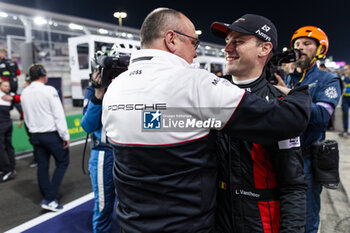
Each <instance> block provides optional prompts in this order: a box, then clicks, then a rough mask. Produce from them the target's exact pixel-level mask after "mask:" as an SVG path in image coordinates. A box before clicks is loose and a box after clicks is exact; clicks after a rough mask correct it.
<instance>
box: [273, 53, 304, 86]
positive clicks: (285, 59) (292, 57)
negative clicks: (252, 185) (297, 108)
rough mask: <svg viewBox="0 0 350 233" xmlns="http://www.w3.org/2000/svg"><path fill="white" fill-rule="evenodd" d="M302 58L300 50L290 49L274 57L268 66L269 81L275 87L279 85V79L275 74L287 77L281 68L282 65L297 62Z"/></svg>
mask: <svg viewBox="0 0 350 233" xmlns="http://www.w3.org/2000/svg"><path fill="white" fill-rule="evenodd" d="M300 57H301V51H300V50H299V49H290V50H287V51H285V52H283V53H279V54H276V55H274V56H273V57H272V58H271V59H270V61H269V62H268V64H267V69H268V70H267V71H268V72H269V73H270V74H268V75H267V78H268V81H269V82H270V83H271V84H273V85H275V84H277V79H276V78H275V76H274V75H273V74H274V73H277V74H278V75H279V76H281V77H282V78H283V77H284V75H285V73H284V70H283V69H282V68H281V67H280V66H281V64H282V63H290V62H295V61H297V60H299V59H300Z"/></svg>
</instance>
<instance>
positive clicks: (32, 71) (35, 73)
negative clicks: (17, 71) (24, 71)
mask: <svg viewBox="0 0 350 233" xmlns="http://www.w3.org/2000/svg"><path fill="white" fill-rule="evenodd" d="M28 73H29V76H30V80H31V81H34V80H37V79H39V77H42V76H46V75H47V73H46V70H45V69H44V67H43V66H42V65H32V66H31V67H30V68H29V72H28Z"/></svg>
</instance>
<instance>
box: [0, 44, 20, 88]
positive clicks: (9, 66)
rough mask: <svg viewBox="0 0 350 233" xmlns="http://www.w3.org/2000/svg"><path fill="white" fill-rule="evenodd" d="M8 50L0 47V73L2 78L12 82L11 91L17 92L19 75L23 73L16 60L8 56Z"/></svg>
mask: <svg viewBox="0 0 350 233" xmlns="http://www.w3.org/2000/svg"><path fill="white" fill-rule="evenodd" d="M6 56H7V50H6V49H3V48H2V49H0V75H1V80H6V81H9V82H10V85H11V90H10V92H13V93H15V94H16V93H17V88H18V80H17V76H18V75H20V74H21V71H20V70H19V68H18V65H17V63H16V62H14V61H12V60H11V59H8V58H6Z"/></svg>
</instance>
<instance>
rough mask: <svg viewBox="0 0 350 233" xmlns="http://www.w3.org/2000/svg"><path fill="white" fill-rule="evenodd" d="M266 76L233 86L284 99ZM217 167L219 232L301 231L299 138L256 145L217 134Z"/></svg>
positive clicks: (302, 184)
mask: <svg viewBox="0 0 350 233" xmlns="http://www.w3.org/2000/svg"><path fill="white" fill-rule="evenodd" d="M265 76H266V73H265V72H263V74H262V76H260V77H259V78H258V79H257V80H255V81H254V82H253V83H250V84H245V85H237V86H239V87H240V88H243V89H246V90H247V91H250V92H252V93H254V94H256V95H258V96H261V97H264V98H265V99H266V100H267V101H273V99H276V98H283V94H282V93H281V92H279V91H278V90H277V89H276V88H275V87H273V86H272V85H271V84H269V83H268V82H267V80H266V77H265ZM252 124H253V122H252ZM286 124H288V122H286ZM281 148H283V149H281ZM218 168H219V169H218V181H219V190H218V196H217V200H218V206H217V216H216V224H217V229H218V232H220V233H221V232H227V233H234V232H237V233H252V232H254V233H258V232H264V233H272V232H273V233H277V232H280V233H282V232H293V233H297V232H304V226H305V214H306V188H307V186H306V183H305V178H304V172H303V160H302V155H301V149H300V141H299V138H294V139H289V140H285V141H281V142H279V143H275V144H270V145H259V144H255V143H252V142H247V141H243V140H239V139H237V138H235V137H233V136H232V135H230V134H228V133H223V132H219V134H218Z"/></svg>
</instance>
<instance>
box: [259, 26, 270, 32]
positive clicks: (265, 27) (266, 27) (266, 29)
mask: <svg viewBox="0 0 350 233" xmlns="http://www.w3.org/2000/svg"><path fill="white" fill-rule="evenodd" d="M261 29H262V30H264V31H265V32H268V31H270V29H271V27H269V26H267V25H266V24H265V25H264V26H262V28H261Z"/></svg>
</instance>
